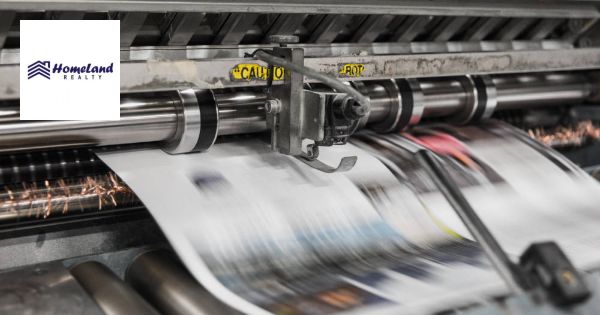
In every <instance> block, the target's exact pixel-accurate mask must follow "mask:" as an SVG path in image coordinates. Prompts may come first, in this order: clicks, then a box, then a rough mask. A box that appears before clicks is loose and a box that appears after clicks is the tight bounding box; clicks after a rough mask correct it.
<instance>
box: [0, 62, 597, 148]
mask: <svg viewBox="0 0 600 315" xmlns="http://www.w3.org/2000/svg"><path fill="white" fill-rule="evenodd" d="M589 80H590V79H589V78H588V76H586V75H584V74H581V73H578V74H577V73H571V74H541V75H539V74H538V75H512V76H506V75H503V76H487V77H478V76H473V77H450V78H433V79H432V78H429V79H418V80H417V79H410V80H389V81H385V82H384V83H382V82H383V81H365V82H362V83H358V85H360V86H361V87H360V88H359V89H361V90H363V93H365V94H366V95H367V96H369V97H370V99H371V112H370V114H369V117H368V126H371V127H373V128H376V129H377V130H380V131H382V132H386V131H392V130H399V129H403V128H405V127H406V126H408V125H411V124H415V123H416V122H418V121H419V120H420V119H421V117H422V118H430V117H449V119H451V120H452V119H454V120H455V121H457V122H459V123H466V122H469V121H471V120H473V119H479V118H487V117H489V116H491V114H492V113H493V112H494V111H495V110H504V109H514V108H526V107H531V106H551V105H570V104H575V103H580V102H582V101H585V100H586V99H588V98H590V97H591V96H592V95H593V94H594V89H595V85H594V84H592V83H590V82H589ZM399 83H400V84H399ZM399 85H400V86H399ZM355 86H357V83H355ZM484 94H485V95H484ZM7 104H8V105H6V104H5V105H6V106H4V107H2V109H0V153H2V152H16V151H31V150H36V149H37V150H41V149H50V148H66V147H81V146H105V145H114V144H126V143H144V142H158V143H161V144H162V147H163V148H164V149H165V151H167V152H170V153H185V152H191V151H202V150H205V149H207V148H208V147H210V145H212V143H213V142H214V139H215V137H216V136H217V135H233V134H245V133H252V132H261V131H265V130H266V129H267V124H266V121H265V113H264V104H265V94H264V93H262V92H260V91H257V90H244V91H229V90H214V91H209V90H183V91H170V92H160V93H149V94H130V95H127V94H125V95H123V96H122V98H121V120H119V121H98V122H93V121H20V120H19V110H18V106H17V105H16V104H14V103H7ZM11 104H12V105H11ZM405 115H407V116H405ZM408 116H410V117H408ZM401 117H403V119H400V118H401ZM406 117H408V120H407V119H404V118H406ZM453 117H454V118H453Z"/></svg>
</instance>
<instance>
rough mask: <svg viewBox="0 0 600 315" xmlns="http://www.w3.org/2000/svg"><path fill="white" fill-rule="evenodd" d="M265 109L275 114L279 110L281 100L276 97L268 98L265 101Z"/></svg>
mask: <svg viewBox="0 0 600 315" xmlns="http://www.w3.org/2000/svg"><path fill="white" fill-rule="evenodd" d="M265 110H266V111H267V113H268V114H277V113H279V112H280V111H281V101H279V100H278V99H268V100H267V101H266V102H265Z"/></svg>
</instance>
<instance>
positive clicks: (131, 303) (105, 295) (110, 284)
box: [71, 261, 159, 315]
mask: <svg viewBox="0 0 600 315" xmlns="http://www.w3.org/2000/svg"><path fill="white" fill-rule="evenodd" d="M71 274H72V275H73V277H75V279H77V281H78V282H79V284H81V286H82V287H83V288H84V289H85V291H86V292H87V293H88V294H89V295H91V296H92V298H93V299H94V300H95V301H96V302H97V303H98V305H99V306H100V308H101V309H102V310H103V311H104V312H105V313H106V314H107V315H129V314H148V315H158V314H159V313H158V312H157V311H156V310H155V309H154V308H153V307H152V306H150V304H148V302H146V301H145V300H144V299H142V298H141V297H140V296H139V295H138V294H137V293H136V292H135V291H134V290H133V289H132V288H130V287H129V286H127V285H126V284H125V283H124V282H123V281H121V279H119V277H117V275H115V274H114V273H113V272H112V271H111V270H110V269H108V267H106V266H104V265H103V264H101V263H99V262H96V261H88V262H84V263H80V264H78V265H76V266H74V267H72V268H71Z"/></svg>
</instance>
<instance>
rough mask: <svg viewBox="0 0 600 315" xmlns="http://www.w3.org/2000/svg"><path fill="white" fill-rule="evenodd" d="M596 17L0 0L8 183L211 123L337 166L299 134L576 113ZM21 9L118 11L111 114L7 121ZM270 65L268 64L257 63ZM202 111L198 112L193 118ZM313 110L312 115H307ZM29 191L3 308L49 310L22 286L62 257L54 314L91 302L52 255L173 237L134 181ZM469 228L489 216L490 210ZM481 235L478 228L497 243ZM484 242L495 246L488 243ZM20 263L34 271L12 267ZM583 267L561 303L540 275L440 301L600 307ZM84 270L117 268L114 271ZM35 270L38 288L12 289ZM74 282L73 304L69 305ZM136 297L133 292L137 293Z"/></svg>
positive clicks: (103, 258)
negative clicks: (130, 192)
mask: <svg viewBox="0 0 600 315" xmlns="http://www.w3.org/2000/svg"><path fill="white" fill-rule="evenodd" d="M599 17H600V3H599V2H596V1H544V2H539V1H529V0H524V1H495V2H493V3H492V2H488V1H451V0H447V1H428V2H426V3H424V2H419V1H405V0H396V1H392V0H378V1H370V2H369V4H368V5H365V2H364V1H358V0H347V1H335V0H320V1H314V0H304V1H286V0H280V1H247V2H242V1H237V0H229V1H225V2H216V1H205V0H190V1H157V0H149V1H139V0H127V1H117V2H115V1H104V0H88V1H84V0H69V1H65V0H55V1H44V0H29V1H22V0H9V1H1V2H0V153H1V154H0V179H1V181H0V184H1V185H3V186H4V190H5V191H9V189H13V188H14V187H17V186H19V185H20V184H21V183H24V182H29V183H31V182H43V181H45V180H57V179H60V178H85V177H87V176H100V175H103V174H106V173H107V172H108V169H107V167H106V166H105V165H103V164H102V163H101V162H100V161H99V160H98V159H97V158H96V157H95V156H94V154H93V152H92V151H91V149H90V148H92V147H100V150H102V149H103V148H104V147H107V146H108V147H113V148H114V146H129V145H134V146H141V145H143V146H146V145H149V146H160V147H162V148H163V149H164V150H165V151H167V152H169V153H173V154H177V153H186V152H192V151H203V150H207V149H210V146H211V145H212V144H213V143H214V141H215V139H217V137H220V138H223V137H235V136H237V135H245V134H254V133H262V132H265V131H267V130H271V143H272V145H273V148H274V150H276V151H279V152H281V153H283V154H289V155H293V156H299V157H300V158H301V159H303V160H304V161H305V162H307V164H309V165H311V166H313V167H317V168H320V169H322V170H324V171H336V170H344V169H347V168H349V167H352V161H351V160H346V161H344V160H342V161H341V163H340V165H339V166H329V165H323V164H319V163H317V162H318V159H317V157H318V156H317V155H315V154H314V151H310V150H309V151H307V150H308V148H306V147H303V146H302V140H303V139H310V140H312V141H313V142H314V143H315V145H316V146H317V147H318V145H331V144H333V143H339V144H342V143H345V141H346V140H347V137H348V136H351V134H352V133H353V132H354V131H356V130H358V129H361V128H371V129H374V130H376V131H378V132H391V131H400V130H403V129H406V128H410V126H413V125H416V124H419V123H426V122H428V121H432V120H435V121H439V120H441V121H448V122H453V123H457V124H466V123H472V122H476V121H478V120H481V119H487V118H490V117H494V118H500V119H504V120H507V121H508V122H510V123H513V124H515V125H517V126H519V127H523V128H531V127H539V126H541V127H552V126H554V125H557V124H559V123H561V122H564V121H565V120H568V119H571V118H573V119H575V118H577V119H581V118H582V117H581V116H583V118H584V119H591V120H593V121H597V120H600V116H599V115H598V113H599V112H598V107H596V106H595V105H594V104H598V96H597V95H598V89H599V87H600V86H599V77H598V72H597V71H598V69H599V68H600V23H597V20H598V18H599ZM20 19H119V20H120V21H121V46H122V47H121V93H122V96H121V120H120V121H117V122H102V123H97V122H71V123H68V124H67V123H65V122H48V121H19V110H18V100H19V83H18V81H17V80H15V78H18V76H19V75H18V73H19V49H18V46H19V44H18V39H19V27H18V20H20ZM258 52H267V53H268V54H271V55H275V56H277V57H282V58H283V59H286V60H287V61H290V62H292V63H295V64H296V65H297V66H298V67H299V68H301V69H305V71H310V69H313V70H316V71H317V72H319V73H323V74H327V75H328V76H329V77H331V78H335V79H336V80H334V81H337V80H340V81H343V82H347V84H344V86H345V87H344V86H342V87H339V86H338V87H337V88H335V87H333V88H332V87H331V82H329V84H323V83H324V82H323V81H324V80H323V79H322V78H321V79H320V78H319V77H318V76H314V75H307V73H309V72H305V73H299V72H298V71H296V70H290V68H289V65H288V66H284V67H282V68H285V69H286V70H285V73H286V74H285V75H284V76H282V77H275V66H281V64H273V62H270V63H269V62H265V61H263V60H264V59H262V60H259V59H261V58H258V57H257V56H258V55H257V53H258ZM259 54H260V53H259ZM265 69H270V71H269V72H268V73H267V75H266V76H265V75H264V71H265ZM306 69H308V70H306ZM242 70H243V71H246V72H247V73H246V74H242V73H241V71H242ZM250 70H253V71H259V72H260V71H263V74H257V73H255V74H254V75H251V74H249V72H250ZM325 83H327V82H325ZM334 83H335V82H334ZM346 87H350V89H353V90H354V91H356V92H357V93H360V94H362V95H364V96H365V97H367V98H368V103H369V104H368V109H369V110H368V111H367V112H364V113H362V114H357V115H355V116H353V115H352V113H351V111H352V107H351V106H350V105H348V104H351V103H348V98H347V97H346V95H347V94H346V93H344V92H345V91H346V90H341V89H348V88H346ZM354 100H355V101H356V98H354ZM575 105H586V106H575ZM345 106H346V107H345ZM347 106H350V109H348V108H347ZM349 113H350V114H349ZM198 114H199V115H200V117H202V119H201V120H200V121H198V120H194V119H190V117H194V115H198ZM327 115H332V116H331V118H333V119H338V120H339V121H341V122H340V124H338V125H335V126H334V127H340V126H341V127H343V128H344V129H343V130H342V131H341V132H342V133H341V134H342V135H343V136H336V135H337V134H336V133H331V130H329V131H328V129H327V128H330V127H331V125H328V124H327V123H326V122H327V121H329V120H327V119H325V117H329V116H327ZM314 117H318V118H319V123H316V124H311V123H310V122H311V121H312V120H311V119H309V118H314ZM276 125H277V126H278V127H277V128H272V126H276ZM332 130H336V131H339V130H340V129H339V128H338V129H332ZM328 135H329V136H328ZM328 137H329V138H328ZM317 143H318V145H317ZM313 149H314V147H313ZM578 150H579V151H578V152H577V153H575V154H574V153H572V152H571V153H567V154H570V156H572V157H573V158H574V159H576V160H578V161H580V162H581V161H585V162H584V163H585V165H584V166H587V167H591V168H593V167H595V166H596V165H600V160H597V159H594V158H593V156H594V152H598V146H590V147H589V148H587V149H586V150H587V151H585V152H583V153H582V152H581V150H583V149H578ZM311 153H312V154H311ZM0 197H3V198H5V199H3V200H6V198H7V196H6V194H5V195H3V196H0ZM93 197H94V196H91V197H90V200H94V199H93ZM18 206H19V205H18ZM466 206H467V208H468V204H467V205H466ZM9 208H10V209H9ZM25 208H26V207H23V209H21V208H18V207H17V208H15V206H14V205H7V203H6V202H2V203H0V222H1V223H0V257H1V258H0V279H2V280H1V281H0V292H9V293H10V292H17V293H15V294H16V295H18V296H19V297H20V298H22V299H23V300H24V301H30V302H29V303H23V302H16V301H15V300H11V299H9V298H5V299H4V300H3V297H2V296H0V311H6V312H16V311H24V310H29V311H32V312H34V313H41V312H48V311H49V310H50V309H49V308H48V305H45V304H42V303H34V302H31V301H34V300H35V298H34V297H35V296H38V295H39V293H32V292H40V291H43V290H45V289H42V288H47V287H48V281H56V280H47V279H46V280H39V278H40V275H42V274H47V275H49V276H48V279H53V278H52V276H51V275H53V274H59V275H61V276H60V277H62V278H61V279H65V277H66V278H69V279H70V280H69V281H70V282H71V283H70V284H65V285H64V286H59V287H57V288H55V289H54V290H62V291H55V292H63V293H64V292H68V293H65V294H62V293H61V295H52V294H55V293H52V294H50V295H48V296H55V299H54V300H52V303H53V304H54V305H55V306H56V307H55V308H53V309H52V310H50V311H49V312H50V313H52V311H53V312H56V313H59V312H60V313H80V312H86V313H88V312H89V313H92V312H98V313H101V311H100V310H99V309H98V308H97V306H96V305H95V304H94V303H93V302H92V301H90V300H89V297H87V295H85V294H83V293H81V292H79V293H76V292H77V291H78V290H79V291H81V288H79V287H77V285H76V284H75V282H74V281H72V280H73V278H72V276H71V275H70V274H69V273H68V271H67V270H66V269H65V268H71V267H72V270H74V269H75V268H77V266H81V265H79V264H80V263H82V262H86V261H90V260H93V261H99V262H102V263H103V264H104V265H106V266H108V267H109V268H110V269H111V270H112V272H114V273H115V274H116V275H117V276H118V278H121V279H122V278H124V277H125V274H126V268H127V266H129V265H130V264H131V262H132V261H135V260H136V257H138V256H139V255H140V254H143V253H145V252H147V251H148V250H150V249H168V248H169V245H168V243H167V242H166V240H165V238H164V237H163V236H162V233H161V232H160V230H159V229H158V227H157V226H156V224H155V223H154V222H153V220H152V219H151V218H150V216H149V214H148V213H147V211H146V210H145V209H144V207H143V205H142V204H141V203H140V202H139V200H137V199H136V198H134V199H132V200H129V201H128V202H126V203H123V204H120V205H119V206H115V207H113V208H110V207H109V208H108V209H104V210H102V211H98V206H97V205H96V203H95V202H88V203H85V207H84V208H82V209H81V210H82V211H81V212H78V213H69V214H61V213H51V214H50V215H49V216H48V217H47V218H45V216H44V219H41V218H38V217H36V218H32V217H30V216H27V215H26V214H25V210H26V209H25ZM2 210H4V211H2ZM8 210H14V211H8ZM467 210H468V209H467ZM469 215H470V218H471V219H473V218H475V220H476V219H477V217H476V215H475V214H474V213H471V214H467V216H469ZM467 225H468V224H467ZM473 228H475V229H478V231H482V230H483V231H484V232H485V231H486V228H485V225H480V226H478V225H477V224H475V226H474V227H473ZM484 234H485V233H484ZM490 237H491V235H489V237H488V238H485V237H484V238H479V239H478V240H479V241H480V242H483V243H485V242H492V243H493V242H494V240H493V237H491V238H490ZM492 247H493V246H492ZM488 254H490V255H502V254H503V252H502V251H501V248H499V247H498V248H496V250H495V251H493V250H492V251H488ZM138 258H139V257H138ZM155 258H156V257H155ZM156 259H157V260H156V261H158V262H160V261H161V260H160V259H159V258H156ZM156 261H154V263H156ZM163 263H164V261H163ZM140 264H141V263H140ZM163 266H171V267H172V265H169V263H165V264H163ZM165 268H167V267H165ZM173 268H174V270H179V269H177V268H180V269H181V267H180V266H177V267H173ZM81 269H82V268H81ZM90 270H96V269H93V268H91V269H90ZM177 272H179V273H177ZM181 272H182V271H181V270H179V271H176V272H175V273H174V274H178V275H180V274H181ZM72 273H73V274H79V275H80V274H82V273H83V274H85V270H84V271H81V272H73V271H72ZM183 273H185V271H183ZM27 277H29V278H30V279H32V280H31V281H27V280H23V279H28V278H27ZM60 277H59V278H60ZM187 277H189V275H188V276H187ZM584 278H585V282H586V283H587V287H588V289H589V290H590V291H592V294H591V297H590V298H588V299H586V300H585V301H584V302H582V303H579V304H576V305H575V306H570V307H569V308H563V307H555V306H554V304H553V303H552V300H551V299H548V298H546V297H545V295H544V294H543V293H542V291H543V290H542V289H540V288H538V289H534V290H533V292H535V293H533V294H526V293H522V292H520V291H521V290H516V291H517V292H516V293H515V294H514V295H512V296H509V297H503V298H502V301H501V302H500V301H495V302H490V303H489V304H488V305H475V306H465V309H460V310H449V312H456V313H459V312H460V313H462V312H464V313H469V314H471V313H473V314H490V313H491V314H496V313H498V314H505V313H511V312H514V313H527V314H530V313H540V314H563V313H573V312H575V313H580V314H594V313H596V310H598V309H600V300H599V298H598V295H597V294H596V293H597V287H598V283H600V282H598V276H597V274H596V273H590V274H588V273H584ZM15 279H19V280H15ZM177 279H182V278H177ZM19 281H20V282H19ZM44 281H46V282H44ZM97 281H98V282H99V283H105V284H106V283H111V285H115V286H117V287H119V288H121V285H122V284H121V283H120V280H119V279H108V280H107V279H103V280H97ZM102 281H106V282H102ZM79 282H80V284H81V280H79ZM180 282H181V280H180ZM183 282H185V281H183ZM183 282H181V283H183ZM130 283H132V282H131V281H130ZM133 283H134V286H135V280H134V281H133ZM82 285H83V286H84V287H85V290H86V292H88V294H89V295H91V296H92V298H93V299H95V300H96V303H98V304H99V305H100V306H101V307H100V308H103V305H104V304H103V303H109V304H110V303H114V304H113V305H112V307H116V308H118V307H127V306H124V305H122V304H119V303H117V302H114V301H116V300H115V297H104V298H102V297H99V296H98V295H95V294H94V292H96V291H94V290H95V289H94V287H93V285H92V286H91V287H90V286H87V287H86V286H85V285H84V284H82ZM178 285H179V284H178ZM181 285H182V286H183V284H181ZM187 285H188V286H187V287H186V288H187V291H193V292H195V293H196V294H198V295H197V296H199V295H203V298H202V299H201V300H202V301H203V303H204V305H209V304H210V305H212V306H211V307H214V305H219V303H218V302H216V301H213V300H211V298H210V296H209V295H208V294H207V293H206V292H201V290H200V291H199V289H198V288H195V289H193V290H192V289H190V286H192V287H193V286H194V284H193V283H192V284H189V283H187ZM31 286H33V287H35V288H37V289H36V290H37V291H36V290H34V291H32V292H30V291H27V290H24V289H23V288H26V287H31ZM174 287H177V285H174ZM15 288H16V289H15ZM123 290H125V291H127V289H123ZM174 290H175V289H174ZM125 291H123V292H125ZM175 291H176V290H175ZM175 291H173V292H175ZM74 292H75V293H74ZM146 294H147V295H145V297H146V298H148V294H149V295H150V296H152V294H151V293H146ZM42 295H43V294H42ZM73 295H77V296H81V299H83V301H85V303H82V304H78V306H77V307H75V306H73V303H72V301H71V300H69V298H70V297H72V296H73ZM57 296H58V298H56V297H57ZM540 296H542V297H543V298H541V301H543V302H540V300H539V299H538V298H539V297H540ZM155 298H156V297H155ZM133 299H134V300H135V298H133ZM117 300H118V299H117ZM196 300H199V298H196ZM107 301H108V302H107ZM143 304H144V302H143V301H142V302H136V303H133V302H132V305H129V307H134V308H133V310H134V309H135V307H140V309H144V307H146V306H144V305H143ZM159 305H160V303H159ZM59 306H60V307H59ZM70 307H71V308H70ZM154 307H157V306H156V305H154ZM198 307H199V308H198V309H197V310H200V308H203V307H204V306H198ZM158 308H159V309H160V310H161V311H164V310H166V309H169V308H168V307H166V306H164V305H163V306H159V307H158ZM217 308H219V307H218V306H217ZM222 308H224V309H225V311H223V312H226V313H227V312H230V311H231V310H227V309H226V308H225V307H224V306H223V307H222ZM174 309H177V307H175V308H174ZM214 309H215V308H212V310H213V311H214ZM128 310H129V311H131V310H132V309H128ZM138 310H139V309H138ZM171 310H172V309H171ZM204 310H205V311H206V309H204ZM173 312H174V313H177V312H175V311H173Z"/></svg>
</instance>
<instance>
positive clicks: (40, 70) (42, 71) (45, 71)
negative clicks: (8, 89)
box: [27, 60, 50, 80]
mask: <svg viewBox="0 0 600 315" xmlns="http://www.w3.org/2000/svg"><path fill="white" fill-rule="evenodd" d="M37 75H39V76H41V77H44V78H46V79H48V80H50V61H41V60H38V61H36V62H34V63H32V64H30V65H29V66H28V67H27V79H31V78H33V77H35V76H37Z"/></svg>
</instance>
